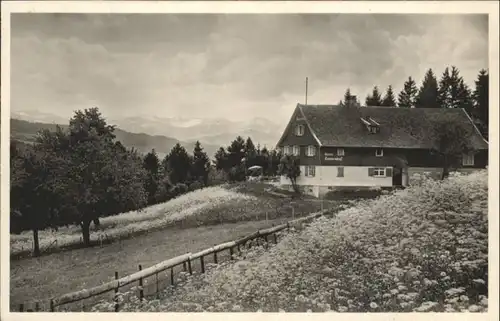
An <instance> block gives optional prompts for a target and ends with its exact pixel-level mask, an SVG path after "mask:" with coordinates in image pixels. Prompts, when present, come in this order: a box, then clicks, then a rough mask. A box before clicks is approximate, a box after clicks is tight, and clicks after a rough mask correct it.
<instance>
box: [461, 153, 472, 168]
mask: <svg viewBox="0 0 500 321" xmlns="http://www.w3.org/2000/svg"><path fill="white" fill-rule="evenodd" d="M462 165H464V166H473V165H474V154H473V153H468V154H463V155H462Z"/></svg>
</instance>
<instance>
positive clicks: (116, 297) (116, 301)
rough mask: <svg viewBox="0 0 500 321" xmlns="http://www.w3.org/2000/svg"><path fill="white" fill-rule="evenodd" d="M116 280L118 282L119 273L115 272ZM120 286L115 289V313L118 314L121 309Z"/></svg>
mask: <svg viewBox="0 0 500 321" xmlns="http://www.w3.org/2000/svg"><path fill="white" fill-rule="evenodd" d="M115 280H118V271H115ZM118 289H119V287H118V285H117V286H116V289H115V312H118V309H119V303H118Z"/></svg>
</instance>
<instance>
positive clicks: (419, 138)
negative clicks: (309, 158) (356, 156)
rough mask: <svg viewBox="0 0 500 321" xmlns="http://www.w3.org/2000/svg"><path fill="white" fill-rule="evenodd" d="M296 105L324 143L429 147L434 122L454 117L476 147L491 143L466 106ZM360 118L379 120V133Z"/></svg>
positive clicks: (449, 119) (339, 145)
mask: <svg viewBox="0 0 500 321" xmlns="http://www.w3.org/2000/svg"><path fill="white" fill-rule="evenodd" d="M297 108H298V109H299V110H300V112H301V113H302V114H303V115H304V116H305V118H306V121H307V124H308V126H309V127H310V129H311V131H312V134H313V136H315V138H317V140H318V141H319V143H320V145H321V146H338V147H385V148H412V149H417V148H418V149H419V148H424V149H430V148H432V146H433V139H432V137H433V136H434V135H433V127H434V124H433V122H434V121H452V120H454V121H457V122H459V123H462V124H463V125H464V128H465V129H466V130H467V132H468V134H469V139H470V143H471V145H472V146H473V147H474V148H475V149H487V148H488V143H487V142H486V141H485V140H484V138H483V137H482V135H481V134H480V133H479V130H478V129H477V128H476V127H475V125H474V124H473V122H472V120H471V118H470V117H469V116H468V114H467V113H466V112H465V110H463V109H445V108H391V107H345V106H337V105H302V104H298V105H297ZM361 118H365V119H369V118H371V119H372V120H374V121H376V122H377V123H378V124H380V132H378V133H376V134H373V133H370V132H369V131H368V130H367V128H366V126H365V125H364V124H363V122H362V121H361Z"/></svg>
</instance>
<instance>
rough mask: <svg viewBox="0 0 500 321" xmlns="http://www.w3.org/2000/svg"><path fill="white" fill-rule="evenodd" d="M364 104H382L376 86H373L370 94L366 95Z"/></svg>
mask: <svg viewBox="0 0 500 321" xmlns="http://www.w3.org/2000/svg"><path fill="white" fill-rule="evenodd" d="M365 103H366V106H380V105H382V97H381V95H380V92H379V90H378V87H377V86H375V87H373V91H372V94H371V95H368V96H367V97H366V100H365Z"/></svg>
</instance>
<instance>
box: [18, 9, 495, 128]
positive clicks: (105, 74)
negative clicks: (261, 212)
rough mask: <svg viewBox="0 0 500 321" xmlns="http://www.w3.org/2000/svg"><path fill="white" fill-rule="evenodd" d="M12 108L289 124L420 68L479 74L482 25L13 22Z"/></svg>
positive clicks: (386, 19)
mask: <svg viewBox="0 0 500 321" xmlns="http://www.w3.org/2000/svg"><path fill="white" fill-rule="evenodd" d="M11 62H12V65H11V110H12V111H23V110H43V111H45V112H48V113H54V114H57V115H59V116H67V117H70V116H71V115H72V113H73V111H74V110H76V109H83V108H90V107H94V106H97V107H99V109H100V110H101V112H102V113H103V115H104V116H107V117H125V116H126V117H136V116H151V115H155V116H159V117H182V118H190V117H195V118H202V119H204V118H226V119H230V120H235V121H238V120H245V119H248V118H251V117H263V118H267V119H270V120H279V119H284V120H285V121H286V120H288V118H289V117H290V114H291V112H292V110H293V109H294V108H295V106H296V104H297V103H304V96H305V78H306V77H308V78H309V93H308V103H311V104H336V103H338V102H339V100H341V99H342V98H343V94H344V92H345V90H346V88H347V87H350V88H351V92H352V93H353V94H355V95H357V96H358V98H360V100H361V101H362V102H364V99H365V97H366V95H367V94H369V93H370V92H371V89H372V88H373V86H374V85H377V86H379V88H380V89H381V90H384V91H385V89H386V88H387V86H388V85H392V86H393V88H394V90H395V91H396V92H399V91H400V90H401V88H402V86H403V83H404V81H405V80H406V79H408V77H409V76H412V77H413V78H414V79H416V81H417V83H418V84H420V83H421V81H422V78H423V76H424V74H425V72H426V70H427V69H428V68H433V70H434V71H435V73H436V74H437V75H438V76H440V75H441V73H442V72H443V71H444V68H445V67H446V66H451V65H455V66H457V67H458V68H459V70H460V72H461V75H462V76H463V77H464V79H465V81H466V83H468V84H469V85H470V86H473V85H474V80H475V79H476V77H477V74H478V72H479V70H480V69H482V68H485V69H487V68H488V20H487V16H486V15H470V14H469V15H436V14H435V15H411V14H404V15H403V14H396V15H394V14H393V15H385V14H384V15H382V14H378V15H377V14H371V15H369V14H302V15H300V14H294V15H291V14H286V15H284V14H282V15H276V14H247V15H244V14H238V15H235V14H228V15H223V14H222V15H221V14H47V13H38V14H37V13H22V14H13V15H12V18H11Z"/></svg>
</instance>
